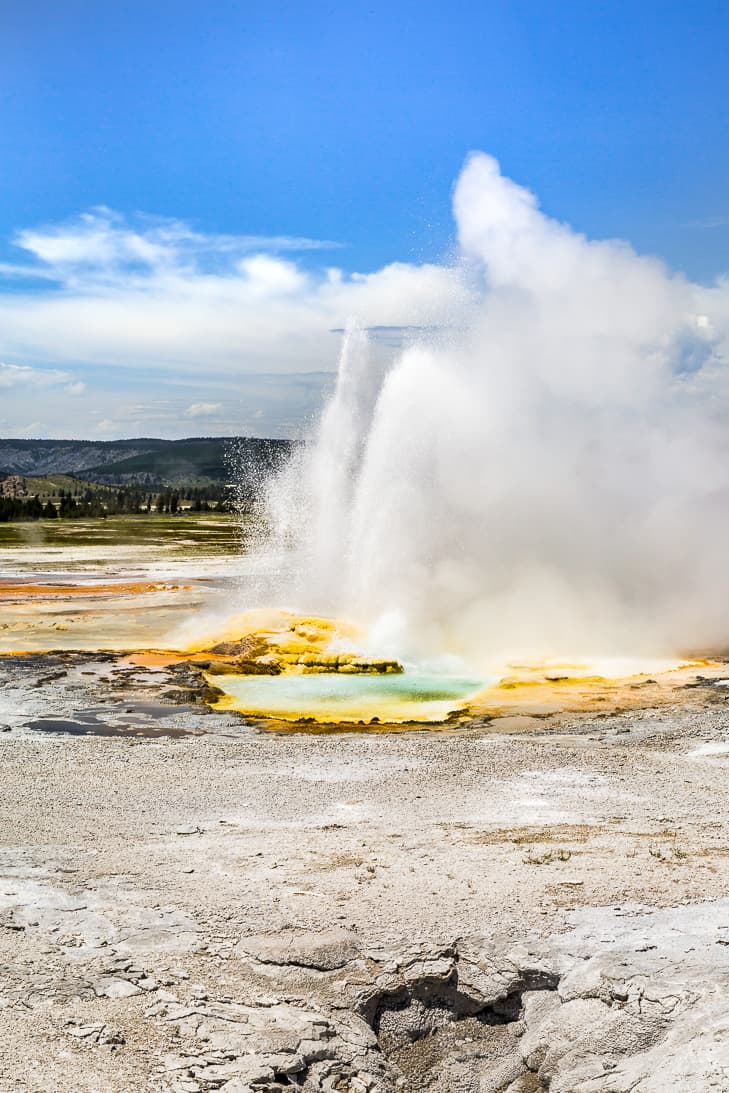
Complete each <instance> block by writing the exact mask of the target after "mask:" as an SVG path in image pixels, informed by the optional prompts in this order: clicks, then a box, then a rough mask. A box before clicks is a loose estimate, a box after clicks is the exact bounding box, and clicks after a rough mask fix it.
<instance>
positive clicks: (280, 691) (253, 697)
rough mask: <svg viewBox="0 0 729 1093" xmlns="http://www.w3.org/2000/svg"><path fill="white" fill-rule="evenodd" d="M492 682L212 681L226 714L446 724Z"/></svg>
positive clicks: (394, 678) (411, 675)
mask: <svg viewBox="0 0 729 1093" xmlns="http://www.w3.org/2000/svg"><path fill="white" fill-rule="evenodd" d="M490 682H491V680H486V679H472V678H465V677H463V676H446V675H434V674H429V673H425V672H419V671H412V672H407V671H406V672H403V673H401V674H398V675H344V674H336V673H332V674H329V673H316V674H311V675H294V674H291V675H279V676H232V675H225V676H217V675H216V676H214V677H213V676H211V677H210V683H211V684H213V685H214V686H216V687H219V688H220V689H221V690H223V691H225V697H224V698H221V699H220V702H219V703H218V707H219V708H221V709H230V710H239V711H240V712H241V713H246V714H250V715H251V716H252V717H273V718H279V719H281V720H283V721H297V720H299V719H300V718H304V717H306V718H314V719H315V720H316V721H322V722H341V721H352V722H359V721H365V722H366V721H371V720H372V718H378V719H379V720H380V721H385V722H390V723H392V722H402V721H444V720H445V719H446V717H447V716H448V714H449V713H451V711H453V710H457V709H459V708H461V707H463V706H464V705H465V704H466V703H467V702H469V700H471V699H472V698H474V697H475V696H476V695H477V694H478V693H479V692H480V691H482V690H483V689H484V687H486V686H488V684H489V683H490Z"/></svg>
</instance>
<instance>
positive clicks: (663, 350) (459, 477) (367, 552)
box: [265, 155, 729, 667]
mask: <svg viewBox="0 0 729 1093" xmlns="http://www.w3.org/2000/svg"><path fill="white" fill-rule="evenodd" d="M454 211H455V218H456V222H457V228H458V239H459V244H460V249H461V259H460V261H459V262H458V263H457V266H456V268H455V269H454V272H453V277H454V282H457V283H458V284H459V286H461V287H460V290H459V291H460V293H461V295H460V304H459V306H460V310H459V315H461V314H462V313H463V312H462V302H463V297H464V295H468V297H469V298H472V299H475V300H476V301H477V302H476V303H475V304H474V305H473V306H472V307H471V310H470V316H471V317H470V321H469V323H468V326H467V329H459V330H458V331H454V330H450V331H449V332H448V333H447V337H446V336H443V337H441V338H440V339H438V338H437V337H434V336H432V335H431V336H430V340H429V343H426V342H425V341H424V340H421V341H420V342H419V343H418V342H414V343H413V344H412V345H410V346H409V347H408V348H406V349H405V350H404V351H402V352H401V353H400V355H399V356H398V357H397V358H396V359H395V360H392V361H390V362H385V361H383V360H382V359H380V357H379V356H378V354H377V353H376V352H375V351H374V350H373V347H372V346H370V345H369V344H368V339H367V336H366V334H365V333H363V332H362V331H360V330H358V329H356V327H355V328H351V329H350V330H349V332H348V334H347V336H346V338H345V342H344V346H343V351H342V357H341V365H340V371H339V378H338V382H337V386H336V390H335V393H334V395H333V397H332V399H331V401H330V403H329V405H328V407H327V409H326V411H325V413H324V416H323V419H322V421H321V423H320V426H319V429H318V434H317V436H316V439H315V442H314V443H313V444H312V445H310V446H309V447H308V448H307V449H306V450H302V451H301V452H300V453H299V455H298V456H297V457H296V459H295V460H294V462H293V463H292V464H291V465H290V466H289V467H288V468H287V469H286V471H285V472H284V473H283V474H281V475H279V476H278V477H277V478H276V479H275V480H273V481H272V482H271V483H270V486H269V489H268V496H267V502H266V507H267V516H268V522H269V526H270V529H271V536H270V538H269V540H268V541H267V544H266V548H265V549H266V551H267V553H268V557H269V559H272V560H273V569H274V570H275V571H276V574H277V576H276V579H275V582H274V583H275V587H274V588H273V589H271V588H269V589H267V591H266V593H265V595H266V598H267V599H268V600H269V602H271V600H273V601H274V602H277V603H280V604H285V605H286V606H289V607H293V608H296V609H298V610H301V611H304V612H307V613H310V612H316V613H319V614H322V613H329V614H332V615H335V616H344V617H346V618H349V619H354V620H357V621H360V622H362V623H363V624H365V625H366V626H367V627H368V628H369V635H370V638H369V640H370V644H371V646H372V649H373V651H376V652H378V653H380V654H382V655H396V656H400V657H403V656H405V657H407V656H419V657H423V656H425V657H428V656H437V655H443V654H446V653H449V654H450V653H452V654H456V655H459V656H463V657H465V658H466V659H467V660H468V661H470V662H471V663H472V664H474V665H480V666H484V667H485V666H486V665H487V664H489V663H490V662H491V661H492V660H493V659H499V660H502V659H503V657H504V656H505V655H506V656H524V657H536V656H543V655H555V654H556V655H570V654H574V653H579V654H594V655H655V656H661V655H668V656H671V655H675V654H677V653H681V652H684V651H687V650H692V649H694V650H701V649H707V648H708V647H716V646H717V645H723V644H726V643H728V642H729V611H728V610H727V608H728V606H729V604H728V602H727V601H728V599H729V597H728V593H729V450H728V448H729V444H728V443H727V430H726V426H725V424H724V420H723V419H722V413H721V401H720V400H718V399H717V397H716V393H717V391H719V390H720V388H721V384H722V382H723V380H722V362H721V339H720V335H719V333H718V331H719V330H720V328H721V326H722V323H723V322H725V320H724V317H723V314H721V313H720V312H722V311H723V312H724V313H725V312H726V305H725V303H724V299H725V297H726V292H725V291H721V292H720V291H718V290H708V289H704V288H701V287H700V286H696V285H692V284H690V283H689V282H687V281H686V280H685V279H684V278H682V277H681V276H676V275H672V274H670V273H669V272H668V271H666V269H665V268H664V267H663V266H662V265H661V264H660V263H659V262H657V261H655V260H653V259H647V258H643V257H639V256H637V255H636V254H635V253H634V252H633V251H632V250H631V249H630V248H629V247H628V246H627V245H625V244H623V243H620V242H591V241H588V240H587V239H585V238H584V237H582V236H580V235H578V234H575V233H574V232H573V231H572V230H570V229H569V228H568V227H566V226H564V225H562V224H559V223H556V222H555V221H553V220H550V219H549V218H548V217H547V216H545V215H544V214H543V213H542V212H541V211H540V210H539V208H538V206H537V202H536V200H535V199H534V197H533V196H532V195H531V194H530V193H529V192H527V191H526V190H524V189H522V188H521V187H519V186H517V185H515V184H514V183H513V182H511V181H509V180H508V179H506V178H504V177H502V175H501V174H500V172H499V168H498V164H497V163H496V162H495V161H494V160H493V159H491V158H490V157H488V156H485V155H474V156H472V157H471V158H470V159H469V161H468V162H467V164H466V166H465V168H464V170H463V172H462V174H461V176H460V178H459V180H458V182H457V184H456V187H455V192H454ZM712 309H713V313H712Z"/></svg>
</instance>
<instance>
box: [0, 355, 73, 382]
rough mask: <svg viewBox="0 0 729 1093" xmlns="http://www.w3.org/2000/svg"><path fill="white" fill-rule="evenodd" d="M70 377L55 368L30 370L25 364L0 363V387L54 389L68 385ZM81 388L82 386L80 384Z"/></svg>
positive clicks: (67, 373)
mask: <svg viewBox="0 0 729 1093" xmlns="http://www.w3.org/2000/svg"><path fill="white" fill-rule="evenodd" d="M71 380H72V376H71V374H70V373H69V372H62V371H60V370H59V369H57V368H31V367H30V366H29V365H27V364H5V363H3V362H1V361H0V387H2V388H10V387H14V388H20V387H26V388H27V387H31V388H38V387H54V386H57V385H58V384H62V383H67V384H68V383H69V382H70V381H71ZM80 386H81V387H83V386H84V385H83V384H81V385H80Z"/></svg>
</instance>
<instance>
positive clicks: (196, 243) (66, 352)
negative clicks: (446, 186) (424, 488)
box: [0, 209, 470, 375]
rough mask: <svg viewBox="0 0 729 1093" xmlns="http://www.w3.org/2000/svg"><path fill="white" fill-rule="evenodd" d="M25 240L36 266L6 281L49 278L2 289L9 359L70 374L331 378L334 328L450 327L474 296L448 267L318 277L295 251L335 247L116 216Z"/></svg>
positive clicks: (21, 238) (331, 271) (104, 214)
mask: <svg viewBox="0 0 729 1093" xmlns="http://www.w3.org/2000/svg"><path fill="white" fill-rule="evenodd" d="M15 242H16V244H17V246H18V247H19V248H20V249H21V250H22V251H24V252H25V255H26V261H25V262H24V263H23V262H19V263H15V264H14V265H13V266H12V267H9V266H5V267H2V268H0V276H2V275H3V274H4V276H5V277H6V278H18V277H21V278H25V279H26V280H27V279H28V278H29V277H30V278H32V277H37V278H38V279H39V280H38V284H37V287H36V288H34V289H33V290H32V291H31V290H25V291H18V288H17V285H15V286H14V291H13V292H12V293H5V294H3V293H2V292H0V353H2V354H4V355H5V356H6V357H11V356H16V357H17V356H20V355H21V354H22V355H23V357H24V358H25V359H26V360H30V361H48V360H50V361H55V362H56V363H58V365H59V366H61V365H66V366H68V367H72V366H74V365H76V364H79V363H82V364H85V365H89V366H95V367H96V366H98V367H103V366H114V367H130V368H134V369H138V368H146V369H151V370H154V372H155V373H157V374H159V373H160V372H164V371H174V372H175V373H176V374H178V375H181V374H183V373H186V374H188V375H194V374H195V373H197V372H198V370H199V369H200V367H201V363H202V362H203V361H204V362H205V367H206V369H209V370H211V371H215V372H217V373H219V374H224V373H227V374H228V375H240V374H242V373H248V374H249V375H250V374H255V373H272V372H277V373H280V374H286V373H289V372H301V373H308V372H319V371H322V370H325V371H326V370H331V369H333V368H334V366H335V364H336V357H337V353H338V350H339V344H340V339H339V338H338V337H336V336H335V335H333V334H331V333H330V331H331V330H332V329H333V328H336V327H341V326H342V325H344V323H345V322H346V321H347V320H348V319H350V318H356V319H358V320H359V321H361V322H362V323H363V324H364V325H368V326H378V325H379V326H402V327H405V326H418V325H424V324H425V325H428V324H434V323H436V324H437V323H439V322H444V321H446V322H447V321H450V320H451V317H452V314H453V312H454V309H455V311H456V312H458V313H460V312H462V310H463V307H464V306H465V305H467V304H468V302H469V299H470V292H469V289H468V287H467V284H466V282H465V280H464V278H463V277H462V276H461V275H460V273H459V271H458V270H455V269H450V268H447V267H443V266H436V265H422V266H414V265H407V264H404V263H393V264H391V265H389V266H385V267H384V268H383V269H381V270H378V271H376V272H373V273H365V274H362V273H354V274H348V273H346V272H344V271H343V270H341V269H335V268H332V267H331V266H326V267H324V268H311V266H310V264H309V263H307V264H306V265H304V264H302V262H301V260H300V259H297V258H295V257H294V253H295V252H296V251H301V252H307V253H308V254H309V255H310V256H311V254H314V253H316V252H317V251H318V250H320V249H321V248H323V247H325V246H329V245H330V244H328V243H326V242H320V241H317V240H313V239H295V238H289V237H286V236H281V237H279V236H275V237H272V238H270V239H267V238H261V237H257V236H248V235H241V236H229V235H225V236H223V235H204V234H202V233H200V232H196V231H194V230H193V229H192V228H190V227H189V226H188V225H186V224H184V223H182V222H180V221H159V220H152V219H150V218H142V217H137V218H135V219H133V220H131V221H128V220H125V219H124V218H123V217H121V216H119V215H118V214H116V213H113V212H111V211H110V210H108V209H96V210H92V211H91V212H89V213H86V214H84V215H83V216H82V217H80V218H78V219H77V220H76V221H73V222H70V223H66V224H62V225H56V226H53V225H51V226H48V227H44V228H38V229H26V230H23V231H21V232H19V233H18V234H17V236H16V239H15ZM282 252H287V253H286V254H284V253H282ZM49 280H52V281H55V282H56V284H55V287H54V288H53V290H52V291H48V289H47V287H46V282H48V281H49Z"/></svg>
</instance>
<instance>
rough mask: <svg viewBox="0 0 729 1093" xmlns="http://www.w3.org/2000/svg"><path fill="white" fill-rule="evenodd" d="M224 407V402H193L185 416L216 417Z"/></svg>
mask: <svg viewBox="0 0 729 1093" xmlns="http://www.w3.org/2000/svg"><path fill="white" fill-rule="evenodd" d="M222 409H223V404H222V402H193V403H192V405H191V406H188V407H187V409H186V410H185V417H215V416H216V414H219V413H221V412H222Z"/></svg>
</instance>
